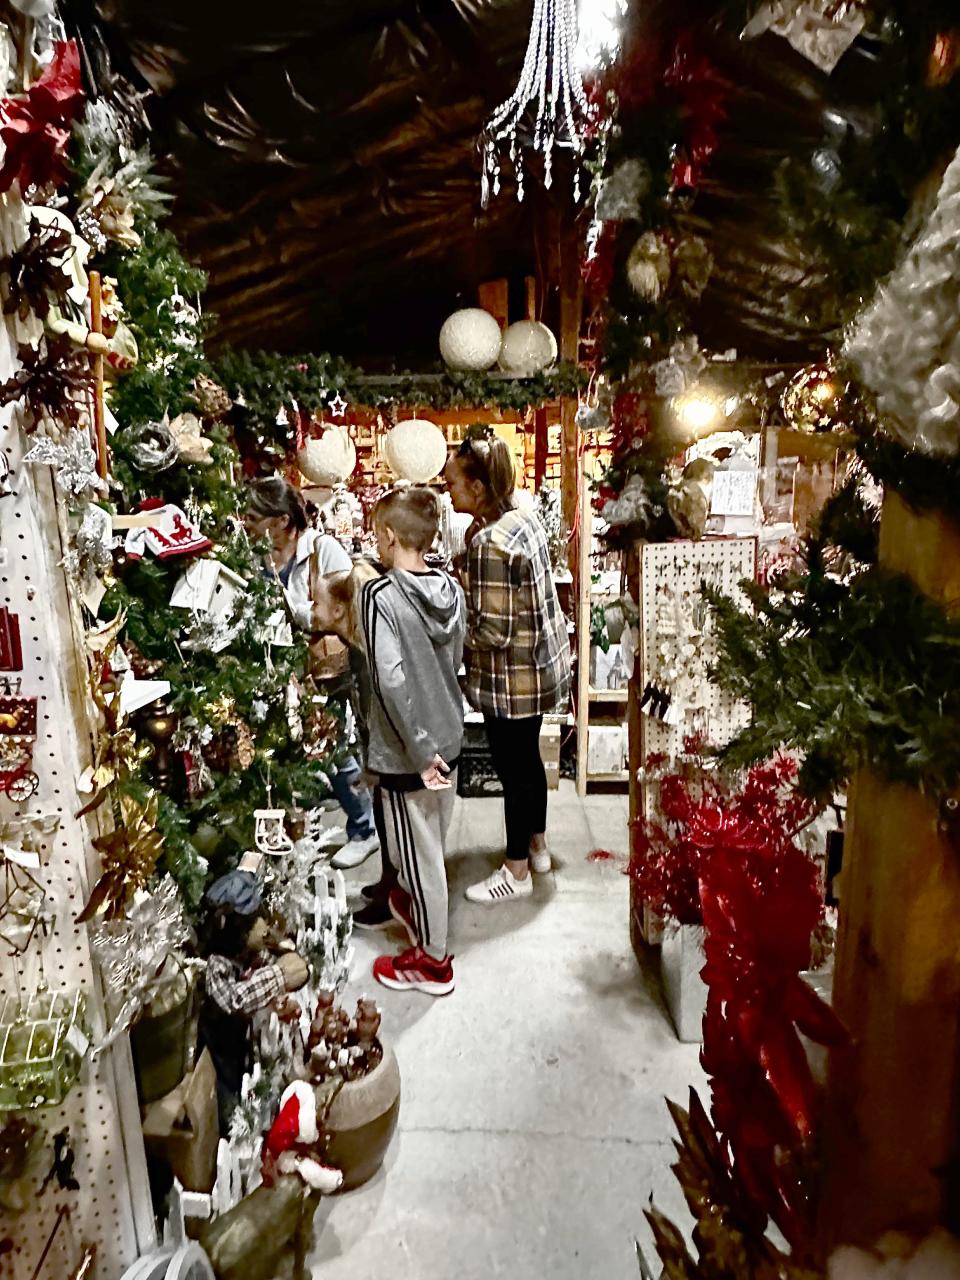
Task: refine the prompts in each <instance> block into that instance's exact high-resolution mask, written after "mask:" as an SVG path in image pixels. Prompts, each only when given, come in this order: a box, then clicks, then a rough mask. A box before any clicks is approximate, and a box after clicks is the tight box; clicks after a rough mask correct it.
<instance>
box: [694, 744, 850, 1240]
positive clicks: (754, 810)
mask: <svg viewBox="0 0 960 1280" xmlns="http://www.w3.org/2000/svg"><path fill="white" fill-rule="evenodd" d="M795 778H796V766H795V765H794V764H793V762H792V761H789V760H778V761H775V762H773V763H772V764H770V765H767V766H762V767H757V768H754V769H752V770H750V772H749V774H748V775H747V781H746V784H745V786H744V788H743V791H742V792H741V793H740V794H739V795H737V796H736V797H734V798H732V801H728V802H726V803H725V804H723V805H717V804H714V803H712V802H707V803H701V804H700V805H698V806H697V807H696V808H695V810H694V811H693V812H692V813H691V815H690V821H689V826H688V831H689V838H690V840H691V841H692V842H693V843H694V844H695V845H696V847H697V848H698V849H699V850H700V854H701V861H700V900H701V904H702V909H703V923H704V952H705V954H706V958H707V963H706V966H705V968H704V970H703V978H704V981H705V982H706V984H707V987H708V992H709V994H708V997H707V1013H706V1018H705V1019H704V1029H703V1051H702V1053H701V1062H702V1063H703V1067H704V1070H705V1071H706V1073H707V1075H708V1076H709V1077H710V1087H711V1094H712V1107H711V1113H712V1118H713V1123H714V1126H715V1127H716V1130H717V1133H718V1135H719V1136H720V1139H721V1141H722V1142H723V1144H724V1146H725V1148H726V1150H727V1152H728V1153H729V1157H730V1159H731V1160H732V1163H733V1167H734V1169H735V1170H736V1172H737V1175H738V1177H739V1179H740V1181H741V1182H742V1184H743V1187H744V1189H745V1190H746V1192H747V1194H748V1195H749V1197H750V1199H751V1200H752V1202H753V1203H754V1204H755V1205H756V1206H757V1207H758V1209H760V1210H761V1211H762V1212H763V1214H764V1215H765V1216H768V1217H769V1218H770V1219H771V1220H772V1221H773V1222H774V1223H775V1224H776V1226H777V1227H778V1229H779V1230H780V1231H781V1232H782V1233H783V1235H784V1236H785V1238H786V1239H787V1240H788V1241H789V1242H790V1243H791V1245H793V1246H794V1247H795V1248H800V1247H803V1246H807V1245H809V1243H810V1241H811V1238H812V1231H813V1223H812V1220H811V1211H810V1199H809V1197H810V1189H809V1186H808V1185H807V1178H806V1169H805V1164H806V1162H807V1160H808V1157H809V1153H810V1150H811V1144H812V1138H813V1132H814V1114H815V1087H814V1081H813V1074H812V1072H811V1069H810V1064H809V1061H808V1059H807V1055H806V1051H805V1049H804V1047H803V1042H802V1040H801V1035H803V1036H805V1037H806V1038H807V1039H808V1040H811V1041H813V1043H814V1044H820V1045H830V1046H837V1045H840V1044H842V1043H844V1041H845V1039H846V1035H845V1032H844V1029H843V1026H842V1025H841V1023H840V1022H839V1020H838V1019H837V1017H836V1015H835V1014H834V1013H833V1011H832V1009H831V1008H830V1006H829V1005H828V1004H826V1002H825V1001H824V1000H822V999H821V997H820V996H818V995H817V994H816V993H815V992H814V990H813V988H812V987H810V986H809V985H808V984H807V983H806V982H805V981H804V979H803V978H802V977H801V971H803V970H805V969H807V968H808V967H809V965H810V956H811V939H812V937H813V933H814V930H815V929H816V928H817V925H818V924H819V922H820V919H821V917H822V913H823V890H822V886H821V884H820V880H819V874H818V872H817V869H816V866H815V864H814V863H813V862H812V860H811V859H810V858H808V857H807V855H806V854H805V853H804V852H803V851H802V850H801V849H800V848H799V847H798V846H797V844H796V843H795V839H794V837H795V834H796V832H797V831H798V830H799V828H800V826H801V825H802V823H803V822H804V821H805V820H806V819H809V817H810V816H811V813H810V808H809V805H808V804H807V803H806V802H805V801H804V800H803V799H802V798H800V797H798V796H797V793H796V792H795V791H794V790H793V783H794V782H795Z"/></svg>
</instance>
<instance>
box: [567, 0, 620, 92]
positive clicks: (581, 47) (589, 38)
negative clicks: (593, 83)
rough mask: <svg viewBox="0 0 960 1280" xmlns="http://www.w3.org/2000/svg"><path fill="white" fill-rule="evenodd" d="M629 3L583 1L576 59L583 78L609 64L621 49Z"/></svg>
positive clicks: (579, 14)
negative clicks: (621, 38) (624, 19)
mask: <svg viewBox="0 0 960 1280" xmlns="http://www.w3.org/2000/svg"><path fill="white" fill-rule="evenodd" d="M626 12H627V0H580V4H579V6H578V8H577V26H578V28H579V30H578V37H577V48H576V53H575V55H574V56H575V59H576V64H577V68H578V69H579V71H580V73H581V74H582V75H586V74H587V73H588V72H590V71H593V70H595V69H596V68H597V67H601V66H607V65H609V64H610V63H611V62H612V61H613V60H614V58H615V57H616V55H617V53H618V52H619V50H620V22H621V19H622V18H623V17H624V15H625V14H626Z"/></svg>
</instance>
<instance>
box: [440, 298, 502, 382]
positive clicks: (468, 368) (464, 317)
mask: <svg viewBox="0 0 960 1280" xmlns="http://www.w3.org/2000/svg"><path fill="white" fill-rule="evenodd" d="M501 337H502V335H501V333H500V326H499V324H498V323H497V321H496V319H495V317H494V316H492V315H491V314H490V312H489V311H483V310H482V309H481V308H480V307H465V308H464V309H463V310H462V311H455V312H454V313H453V315H452V316H448V317H447V319H446V320H444V322H443V328H442V329H441V330H440V355H441V357H442V358H443V363H444V364H445V365H446V366H447V368H448V369H452V370H454V372H456V373H483V372H484V371H485V370H486V369H489V368H490V367H491V366H492V365H494V364H496V361H497V357H498V356H499V354H500V339H501Z"/></svg>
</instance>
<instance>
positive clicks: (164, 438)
mask: <svg viewBox="0 0 960 1280" xmlns="http://www.w3.org/2000/svg"><path fill="white" fill-rule="evenodd" d="M122 440H123V443H124V444H126V445H127V446H128V447H129V451H130V458H131V461H132V462H133V465H134V466H135V467H136V468H137V470H138V471H145V472H147V473H148V474H150V475H155V474H157V473H158V472H160V471H167V470H169V468H170V467H172V466H173V464H174V463H175V462H176V460H177V456H178V450H177V443H176V441H175V440H174V438H173V435H172V434H171V432H170V425H169V423H168V422H167V420H166V418H165V417H164V418H163V419H161V421H159V422H143V423H141V424H140V425H139V426H136V427H128V428H127V429H126V431H124V433H123V436H122Z"/></svg>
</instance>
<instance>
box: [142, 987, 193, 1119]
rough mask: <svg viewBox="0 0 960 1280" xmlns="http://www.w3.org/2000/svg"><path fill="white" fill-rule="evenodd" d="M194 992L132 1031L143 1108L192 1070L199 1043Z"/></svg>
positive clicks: (191, 990) (166, 1092)
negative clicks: (194, 1053) (195, 1047)
mask: <svg viewBox="0 0 960 1280" xmlns="http://www.w3.org/2000/svg"><path fill="white" fill-rule="evenodd" d="M196 1020H197V1015H196V999H195V991H194V989H193V988H189V989H188V991H187V994H186V995H185V996H184V998H183V999H182V1000H181V1001H179V1002H178V1003H177V1004H175V1005H174V1006H173V1008H172V1009H168V1010H167V1012H166V1013H162V1014H160V1016H159V1017H151V1016H149V1015H148V1016H146V1017H143V1018H141V1019H140V1020H139V1022H136V1023H134V1025H133V1026H132V1027H131V1028H130V1048H131V1050H132V1052H133V1072H134V1076H135V1078H136V1082H137V1095H138V1097H139V1099H140V1105H141V1106H146V1105H147V1104H148V1103H150V1102H156V1101H157V1099H158V1098H162V1097H164V1095H165V1094H168V1093H169V1092H170V1090H171V1089H175V1088H176V1087H177V1085H178V1084H179V1083H180V1081H181V1080H182V1079H183V1077H184V1076H185V1075H186V1074H187V1072H188V1071H189V1070H190V1067H191V1065H192V1062H193V1050H194V1046H195V1045H196V1042H197V1031H196Z"/></svg>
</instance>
